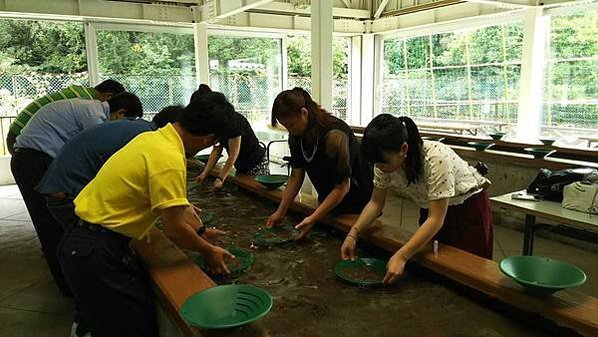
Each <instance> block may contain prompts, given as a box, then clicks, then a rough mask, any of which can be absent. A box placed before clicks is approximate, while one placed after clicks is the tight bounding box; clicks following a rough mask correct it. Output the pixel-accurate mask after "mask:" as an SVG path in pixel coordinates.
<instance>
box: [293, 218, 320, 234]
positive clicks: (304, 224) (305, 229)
mask: <svg viewBox="0 0 598 337" xmlns="http://www.w3.org/2000/svg"><path fill="white" fill-rule="evenodd" d="M315 224H316V221H315V220H313V219H312V218H311V217H307V218H305V219H303V221H301V222H300V223H299V224H298V225H297V226H295V229H298V230H300V231H301V232H300V233H299V236H297V240H301V239H303V238H305V237H306V236H307V233H309V231H310V230H311V228H312V227H313V226H314V225H315Z"/></svg>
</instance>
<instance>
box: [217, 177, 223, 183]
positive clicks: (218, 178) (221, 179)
mask: <svg viewBox="0 0 598 337" xmlns="http://www.w3.org/2000/svg"><path fill="white" fill-rule="evenodd" d="M216 180H220V181H221V182H224V178H220V176H217V177H216Z"/></svg>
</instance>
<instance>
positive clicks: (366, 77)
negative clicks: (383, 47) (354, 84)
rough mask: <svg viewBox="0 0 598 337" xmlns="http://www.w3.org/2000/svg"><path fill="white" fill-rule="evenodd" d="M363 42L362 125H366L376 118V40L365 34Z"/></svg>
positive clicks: (372, 36)
mask: <svg viewBox="0 0 598 337" xmlns="http://www.w3.org/2000/svg"><path fill="white" fill-rule="evenodd" d="M362 39H363V40H362V42H361V114H360V124H361V125H366V124H367V123H369V122H370V121H371V120H372V118H373V117H374V83H375V82H374V81H375V79H376V76H375V73H376V62H375V60H376V59H375V57H376V43H375V41H376V38H375V35H374V34H363V35H362Z"/></svg>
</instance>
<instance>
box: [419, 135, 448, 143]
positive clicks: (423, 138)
mask: <svg viewBox="0 0 598 337" xmlns="http://www.w3.org/2000/svg"><path fill="white" fill-rule="evenodd" d="M422 140H431V141H434V142H441V143H442V141H443V140H444V137H442V136H423V137H422Z"/></svg>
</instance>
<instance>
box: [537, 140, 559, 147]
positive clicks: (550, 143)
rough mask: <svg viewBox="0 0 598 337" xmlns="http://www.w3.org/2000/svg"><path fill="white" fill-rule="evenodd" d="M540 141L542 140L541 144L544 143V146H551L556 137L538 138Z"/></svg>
mask: <svg viewBox="0 0 598 337" xmlns="http://www.w3.org/2000/svg"><path fill="white" fill-rule="evenodd" d="M540 141H541V142H542V144H544V145H546V146H552V144H554V142H556V139H552V138H540Z"/></svg>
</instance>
